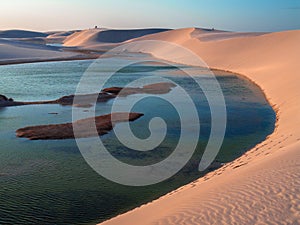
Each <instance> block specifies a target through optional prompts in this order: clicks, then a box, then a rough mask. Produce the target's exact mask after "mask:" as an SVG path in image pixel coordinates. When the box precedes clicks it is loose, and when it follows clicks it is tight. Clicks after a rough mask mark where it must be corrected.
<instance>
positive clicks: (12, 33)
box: [0, 30, 48, 38]
mask: <svg viewBox="0 0 300 225" xmlns="http://www.w3.org/2000/svg"><path fill="white" fill-rule="evenodd" d="M47 36H48V34H46V33H41V32H35V31H27V30H5V31H0V38H34V37H47Z"/></svg>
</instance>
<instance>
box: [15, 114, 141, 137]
mask: <svg viewBox="0 0 300 225" xmlns="http://www.w3.org/2000/svg"><path fill="white" fill-rule="evenodd" d="M143 115H144V114H142V113H123V112H120V113H112V114H107V115H103V116H96V117H95V118H87V119H82V120H77V121H75V122H73V124H74V125H76V127H77V129H79V130H80V132H79V134H78V135H77V136H76V137H77V138H84V137H92V136H95V135H96V134H95V133H93V131H91V125H92V124H93V123H95V124H96V128H97V132H98V135H104V134H107V133H108V132H109V131H111V130H112V128H113V126H114V124H116V123H119V122H125V121H134V120H136V119H138V118H140V117H141V116H143ZM73 124H72V123H64V124H50V125H40V126H31V127H24V128H20V129H18V130H17V131H16V135H17V136H18V137H22V138H28V139H30V140H49V139H52V140H54V139H70V138H75V137H74V132H73Z"/></svg>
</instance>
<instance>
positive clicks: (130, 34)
mask: <svg viewBox="0 0 300 225" xmlns="http://www.w3.org/2000/svg"><path fill="white" fill-rule="evenodd" d="M167 30H169V29H158V28H149V29H132V30H108V29H89V30H82V31H78V32H75V33H73V34H72V35H70V36H68V37H67V38H66V39H65V40H64V46H81V47H89V46H93V45H97V44H99V43H121V42H124V41H127V40H130V39H133V38H138V37H141V36H145V35H149V34H154V33H159V32H164V31H167Z"/></svg>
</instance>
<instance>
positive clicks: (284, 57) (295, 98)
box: [103, 28, 300, 225]
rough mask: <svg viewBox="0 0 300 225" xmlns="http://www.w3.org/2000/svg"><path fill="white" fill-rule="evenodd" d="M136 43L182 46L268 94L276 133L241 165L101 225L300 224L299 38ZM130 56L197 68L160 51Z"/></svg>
mask: <svg viewBox="0 0 300 225" xmlns="http://www.w3.org/2000/svg"><path fill="white" fill-rule="evenodd" d="M138 39H142V40H145V39H149V40H164V41H171V42H174V43H177V44H180V45H182V46H184V47H186V48H188V49H190V50H192V51H193V52H195V53H196V54H198V55H199V56H200V57H201V58H202V59H203V60H204V61H205V62H206V63H207V64H208V65H209V66H210V67H213V68H218V69H222V70H230V71H233V72H237V73H240V74H243V75H245V76H246V77H248V78H249V79H251V80H252V81H254V82H255V83H257V84H258V85H259V86H260V87H261V88H262V89H263V91H264V92H265V93H266V96H267V98H268V99H269V101H270V103H271V104H272V105H273V107H274V109H275V110H276V111H277V119H278V121H277V127H276V130H275V132H274V133H273V134H272V135H270V136H269V137H268V138H267V140H265V141H264V142H262V143H260V144H258V145H257V146H256V147H254V148H253V149H251V150H250V151H248V152H247V153H246V154H244V155H243V156H241V157H240V158H238V159H237V160H235V161H233V162H231V163H228V164H226V165H225V166H223V167H221V168H220V169H218V170H216V171H214V172H212V173H209V174H207V175H206V176H205V177H203V178H200V179H199V180H197V181H195V182H193V183H191V184H188V185H186V186H184V187H182V188H180V189H178V190H176V191H174V192H173V193H170V194H168V195H166V196H163V197H162V198H160V199H158V200H156V201H153V202H152V203H149V204H147V205H144V206H142V207H140V208H137V209H134V210H133V211H130V212H128V213H125V214H123V215H120V216H118V217H115V218H113V219H111V220H109V221H106V222H104V223H103V224H105V225H112V224H116V225H119V224H122V225H126V224H145V225H146V224H174V225H175V224H186V225H191V224H300V208H299V206H300V192H299V190H300V179H299V178H300V152H299V149H300V116H299V111H300V89H299V84H300V83H299V72H298V61H299V59H298V58H299V55H300V45H299V40H300V31H285V32H278V33H269V34H257V33H253V34H250V33H246V34H238V35H236V34H228V33H227V32H219V31H216V32H213V33H211V31H205V30H202V31H199V30H196V29H194V28H187V29H180V30H174V31H166V32H163V33H159V34H152V35H148V36H145V37H142V38H138ZM132 50H135V51H137V50H139V51H144V52H148V53H152V54H153V55H154V56H156V57H158V58H164V59H168V60H170V59H172V60H173V61H176V62H181V63H187V64H191V62H190V61H181V60H182V59H183V58H182V57H180V55H176V54H179V53H178V52H176V54H175V53H174V52H172V49H166V48H164V46H163V45H162V44H159V43H158V44H157V45H156V46H153V45H152V46H143V47H140V49H132ZM141 221H142V222H141Z"/></svg>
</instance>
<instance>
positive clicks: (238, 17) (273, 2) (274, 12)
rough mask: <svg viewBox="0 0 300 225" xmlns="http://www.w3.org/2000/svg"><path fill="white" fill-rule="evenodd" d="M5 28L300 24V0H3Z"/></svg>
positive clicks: (0, 11)
mask: <svg viewBox="0 0 300 225" xmlns="http://www.w3.org/2000/svg"><path fill="white" fill-rule="evenodd" d="M0 21H1V23H0V30H7V29H27V30H40V31H46V30H71V29H85V28H91V27H93V26H95V25H98V27H106V28H124V29H125V28H143V27H166V28H181V27H209V28H211V27H214V28H216V29H223V30H232V31H279V30H291V29H300V0H160V1H159V0H1V2H0Z"/></svg>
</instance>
